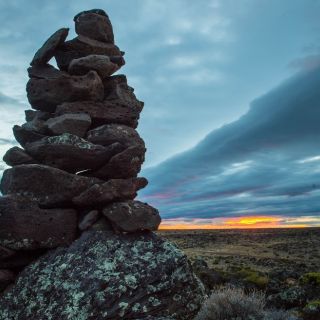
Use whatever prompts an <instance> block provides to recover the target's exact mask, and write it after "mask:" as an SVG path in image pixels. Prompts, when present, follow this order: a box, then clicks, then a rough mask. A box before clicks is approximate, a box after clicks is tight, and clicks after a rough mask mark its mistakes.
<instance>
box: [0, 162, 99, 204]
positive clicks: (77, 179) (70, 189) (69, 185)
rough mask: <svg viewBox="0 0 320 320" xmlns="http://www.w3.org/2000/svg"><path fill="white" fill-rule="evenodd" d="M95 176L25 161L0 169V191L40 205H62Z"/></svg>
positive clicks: (86, 187)
mask: <svg viewBox="0 0 320 320" xmlns="http://www.w3.org/2000/svg"><path fill="white" fill-rule="evenodd" d="M96 183H102V181H100V180H99V179H94V178H87V177H82V176H78V175H74V174H70V173H68V172H65V171H62V170H59V169H55V168H52V167H48V166H44V165H38V164H26V165H20V166H15V167H13V168H11V169H7V170H5V171H4V173H3V177H2V180H1V185H0V190H1V192H2V193H3V194H20V195H23V196H26V197H28V198H31V199H32V200H34V201H37V202H39V204H40V205H41V206H45V207H52V206H55V207H57V206H65V205H68V204H71V200H72V199H73V198H74V197H76V196H77V195H79V194H81V193H82V192H83V191H85V190H86V189H88V188H90V187H91V186H92V185H94V184H96Z"/></svg>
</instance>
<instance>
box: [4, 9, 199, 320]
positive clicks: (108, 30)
mask: <svg viewBox="0 0 320 320" xmlns="http://www.w3.org/2000/svg"><path fill="white" fill-rule="evenodd" d="M74 21H75V30H76V33H77V34H78V36H77V37H76V38H75V39H72V40H69V41H66V38H67V36H68V29H66V28H62V29H60V30H58V31H56V32H55V33H54V34H53V35H52V36H50V38H49V39H48V40H47V41H46V42H45V43H44V44H43V46H42V47H41V48H40V49H39V50H38V51H37V52H36V54H35V56H34V58H33V60H32V61H31V67H30V68H29V69H28V74H29V78H30V79H29V81H28V84H27V96H28V100H29V102H30V104H31V107H32V108H33V110H26V112H25V115H26V123H24V124H22V125H21V126H19V125H15V126H14V128H13V132H14V136H15V138H16V140H17V141H18V142H19V143H20V145H21V148H20V147H13V148H11V149H10V150H8V151H7V153H6V154H5V156H4V161H5V162H6V163H7V164H8V165H10V166H12V168H10V169H7V170H5V172H4V174H3V177H2V180H1V186H0V187H1V192H2V194H3V197H1V198H0V269H1V270H0V290H1V291H4V292H3V294H2V295H3V300H1V299H0V310H2V311H0V319H7V318H8V319H11V318H14V319H29V318H28V317H31V315H32V318H33V319H49V318H50V319H102V318H103V319H122V318H123V319H131V318H132V319H138V318H137V317H140V316H141V317H142V318H143V316H146V315H148V316H149V317H150V315H153V314H156V315H161V316H162V315H164V316H167V315H169V314H170V315H172V314H176V315H179V314H180V313H181V314H183V313H185V312H182V311H181V310H178V309H179V308H183V307H184V305H185V304H186V303H189V304H190V306H189V307H188V308H187V309H188V312H189V314H190V315H192V314H193V313H194V312H195V310H196V309H197V308H198V305H199V301H200V300H201V298H202V296H203V292H202V287H201V286H200V285H199V283H198V281H197V279H196V278H195V277H194V275H193V273H192V272H191V271H190V269H189V265H188V262H187V260H186V258H185V256H184V255H183V254H182V253H180V252H178V250H177V249H176V248H174V246H172V245H171V244H169V243H167V242H166V241H164V240H162V239H160V238H158V237H157V236H155V235H153V234H152V233H150V231H153V230H157V228H158V226H159V224H160V220H161V219H160V216H159V213H158V211H157V210H156V209H155V208H153V207H151V206H150V205H148V204H146V203H142V202H140V201H137V200H134V198H135V197H136V195H137V191H138V190H139V189H141V188H144V187H145V186H146V185H147V183H148V182H147V180H146V179H145V178H141V177H137V176H138V173H139V172H140V169H141V165H142V163H143V161H144V156H145V152H146V148H145V144H144V141H143V139H142V138H141V137H140V136H139V134H138V132H137V131H136V127H137V125H138V120H139V114H140V112H141V111H142V108H143V102H141V101H139V100H138V99H137V98H136V96H135V94H134V90H133V88H131V87H130V86H129V85H128V84H127V79H126V76H124V75H112V74H113V73H114V72H116V71H117V70H119V69H120V68H121V67H122V66H123V65H124V64H125V61H124V58H123V55H124V52H122V51H120V50H119V48H118V47H117V46H116V45H115V44H114V35H113V30H112V25H111V23H110V20H109V18H108V15H107V14H106V13H105V12H104V11H103V10H100V9H94V10H90V11H84V12H81V13H79V14H78V15H76V16H75V18H74ZM53 57H54V58H55V59H56V62H57V65H58V67H59V69H56V68H55V67H53V66H52V65H50V64H49V61H50V60H51V58H53ZM82 233H83V234H82ZM95 245H96V246H97V247H95ZM58 247H59V248H58ZM54 248H58V249H56V250H58V251H54V250H52V249H54ZM117 248H118V249H117ZM87 253H88V255H87ZM72 255H73V256H78V257H79V259H76V258H74V259H71V258H70V257H71V256H72ZM133 256H135V263H133V262H132V261H131V260H132V259H133ZM39 257H40V259H39V260H36V259H38V258H39ZM124 259H125V260H126V262H125V261H124ZM137 261H138V262H139V263H140V265H141V270H139V268H138V267H139V264H138V263H137ZM163 263H165V264H164V265H162V264H163ZM127 264H128V265H127ZM59 268H60V269H59ZM75 268H76V269H77V272H76V273H74V270H75ZM117 268H118V269H117ZM132 268H133V269H132ZM179 268H180V272H181V275H179V274H178V273H176V274H174V273H175V272H177V269H179ZM157 269H158V271H156V270H157ZM57 270H58V271H57ZM63 270H68V273H66V272H67V271H63ZM146 271H147V274H144V272H146ZM81 272H82V273H81ZM88 272H89V273H90V272H91V274H89V273H88ZM148 273H149V274H148ZM44 277H46V281H45V282H46V284H44ZM130 277H131V278H130ZM15 279H16V280H15ZM90 279H91V280H90ZM173 279H175V281H174V282H175V283H173V282H172V281H173ZM14 280H15V281H16V282H15V284H14V285H12V284H11V283H12V282H13V281H14ZM89 280H90V281H89ZM59 281H60V282H59ZM68 281H70V282H71V284H70V285H69V287H68V285H67V283H68ZM77 281H78V283H77ZM108 281H109V283H108ZM62 282H64V283H65V288H64V289H65V291H63V292H60V291H59V290H63V289H61V283H62ZM179 283H180V285H179ZM183 283H185V286H184V285H182V284H183ZM10 284H11V285H10ZM152 284H153V289H151V287H150V286H152ZM165 284H166V287H165ZM157 285H158V287H157ZM161 285H162V286H161ZM173 287H176V288H173ZM183 287H184V288H183ZM22 288H24V289H23V290H22ZM138 288H140V289H139V290H140V291H141V290H142V291H141V292H139V290H138ZM164 289H165V290H167V291H168V292H167V294H166V298H165V299H164V297H163V290H164ZM137 290H138V292H137ZM148 290H149V291H148ZM181 290H183V291H184V293H185V294H186V295H187V297H186V298H182V296H181V292H180V291H181ZM22 291H23V293H22ZM53 291H55V293H53ZM58 291H59V292H60V293H59V294H57V292H58ZM122 294H123V297H125V298H123V300H121V297H122ZM191 294H192V295H194V296H195V297H196V298H194V297H192V298H191ZM97 295H98V297H96V296H97ZM171 296H172V297H173V296H175V299H176V302H175V303H173V304H172V302H170V299H169V300H168V297H171ZM13 297H15V298H14V299H13ZM61 297H62V298H61ZM95 297H96V298H95ZM80 298H83V299H86V300H85V301H83V302H82V304H79V303H80V302H79V301H78V300H77V299H80ZM33 299H34V301H33ZM60 299H61V300H60ZM75 299H76V301H75ZM92 299H93V300H94V299H98V300H99V301H100V302H99V301H98V302H96V303H95V302H94V301H92ZM106 299H107V300H108V302H106V301H107V300H106ZM118 300H119V301H118ZM191 300H192V301H194V302H193V303H191V302H190V301H191ZM1 301H2V302H1ZM103 301H104V303H103ZM117 301H118V303H116V302H117ZM32 303H34V304H32ZM17 305H19V307H17ZM80 305H83V306H85V307H83V308H82V307H81V308H80ZM170 305H171V306H170ZM174 305H175V307H173V306H174ZM4 306H5V307H4ZM1 307H2V309H1ZM66 310H69V312H70V313H67V311H66ZM70 310H71V311H70ZM161 310H162V311H161ZM160 311H161V312H160ZM1 312H2V313H1ZM64 312H65V313H64ZM70 314H71V315H70ZM83 314H85V316H83ZM6 317H7V318H6ZM184 317H185V316H184ZM178 318H179V317H178ZM185 319H188V318H185Z"/></svg>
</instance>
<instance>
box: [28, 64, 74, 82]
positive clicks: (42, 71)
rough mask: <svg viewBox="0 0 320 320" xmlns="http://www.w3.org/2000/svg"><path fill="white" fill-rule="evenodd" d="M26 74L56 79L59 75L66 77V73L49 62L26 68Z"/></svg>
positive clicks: (31, 76) (30, 76)
mask: <svg viewBox="0 0 320 320" xmlns="http://www.w3.org/2000/svg"><path fill="white" fill-rule="evenodd" d="M28 76H29V78H36V79H58V78H60V77H61V76H66V77H67V76H68V73H67V72H63V71H60V70H59V69H56V68H55V67H54V66H52V65H50V64H45V65H40V66H32V67H30V68H28Z"/></svg>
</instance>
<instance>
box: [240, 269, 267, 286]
mask: <svg viewBox="0 0 320 320" xmlns="http://www.w3.org/2000/svg"><path fill="white" fill-rule="evenodd" d="M238 276H239V277H240V278H241V279H243V280H244V281H247V282H249V283H252V284H254V285H255V286H257V287H258V288H265V287H266V285H267V284H268V282H269V279H268V277H266V276H263V275H261V274H260V273H259V272H257V271H255V270H252V269H241V270H240V271H239V272H238Z"/></svg>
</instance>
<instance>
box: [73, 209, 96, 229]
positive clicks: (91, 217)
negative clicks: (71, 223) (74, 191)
mask: <svg viewBox="0 0 320 320" xmlns="http://www.w3.org/2000/svg"><path fill="white" fill-rule="evenodd" d="M99 215H100V214H99V211H98V210H91V211H89V212H88V213H87V214H86V215H85V216H84V217H83V219H82V220H81V221H80V223H79V225H78V227H79V229H80V230H81V231H84V230H87V229H89V228H90V227H91V226H92V225H93V224H94V223H96V222H97V220H98V219H99Z"/></svg>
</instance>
